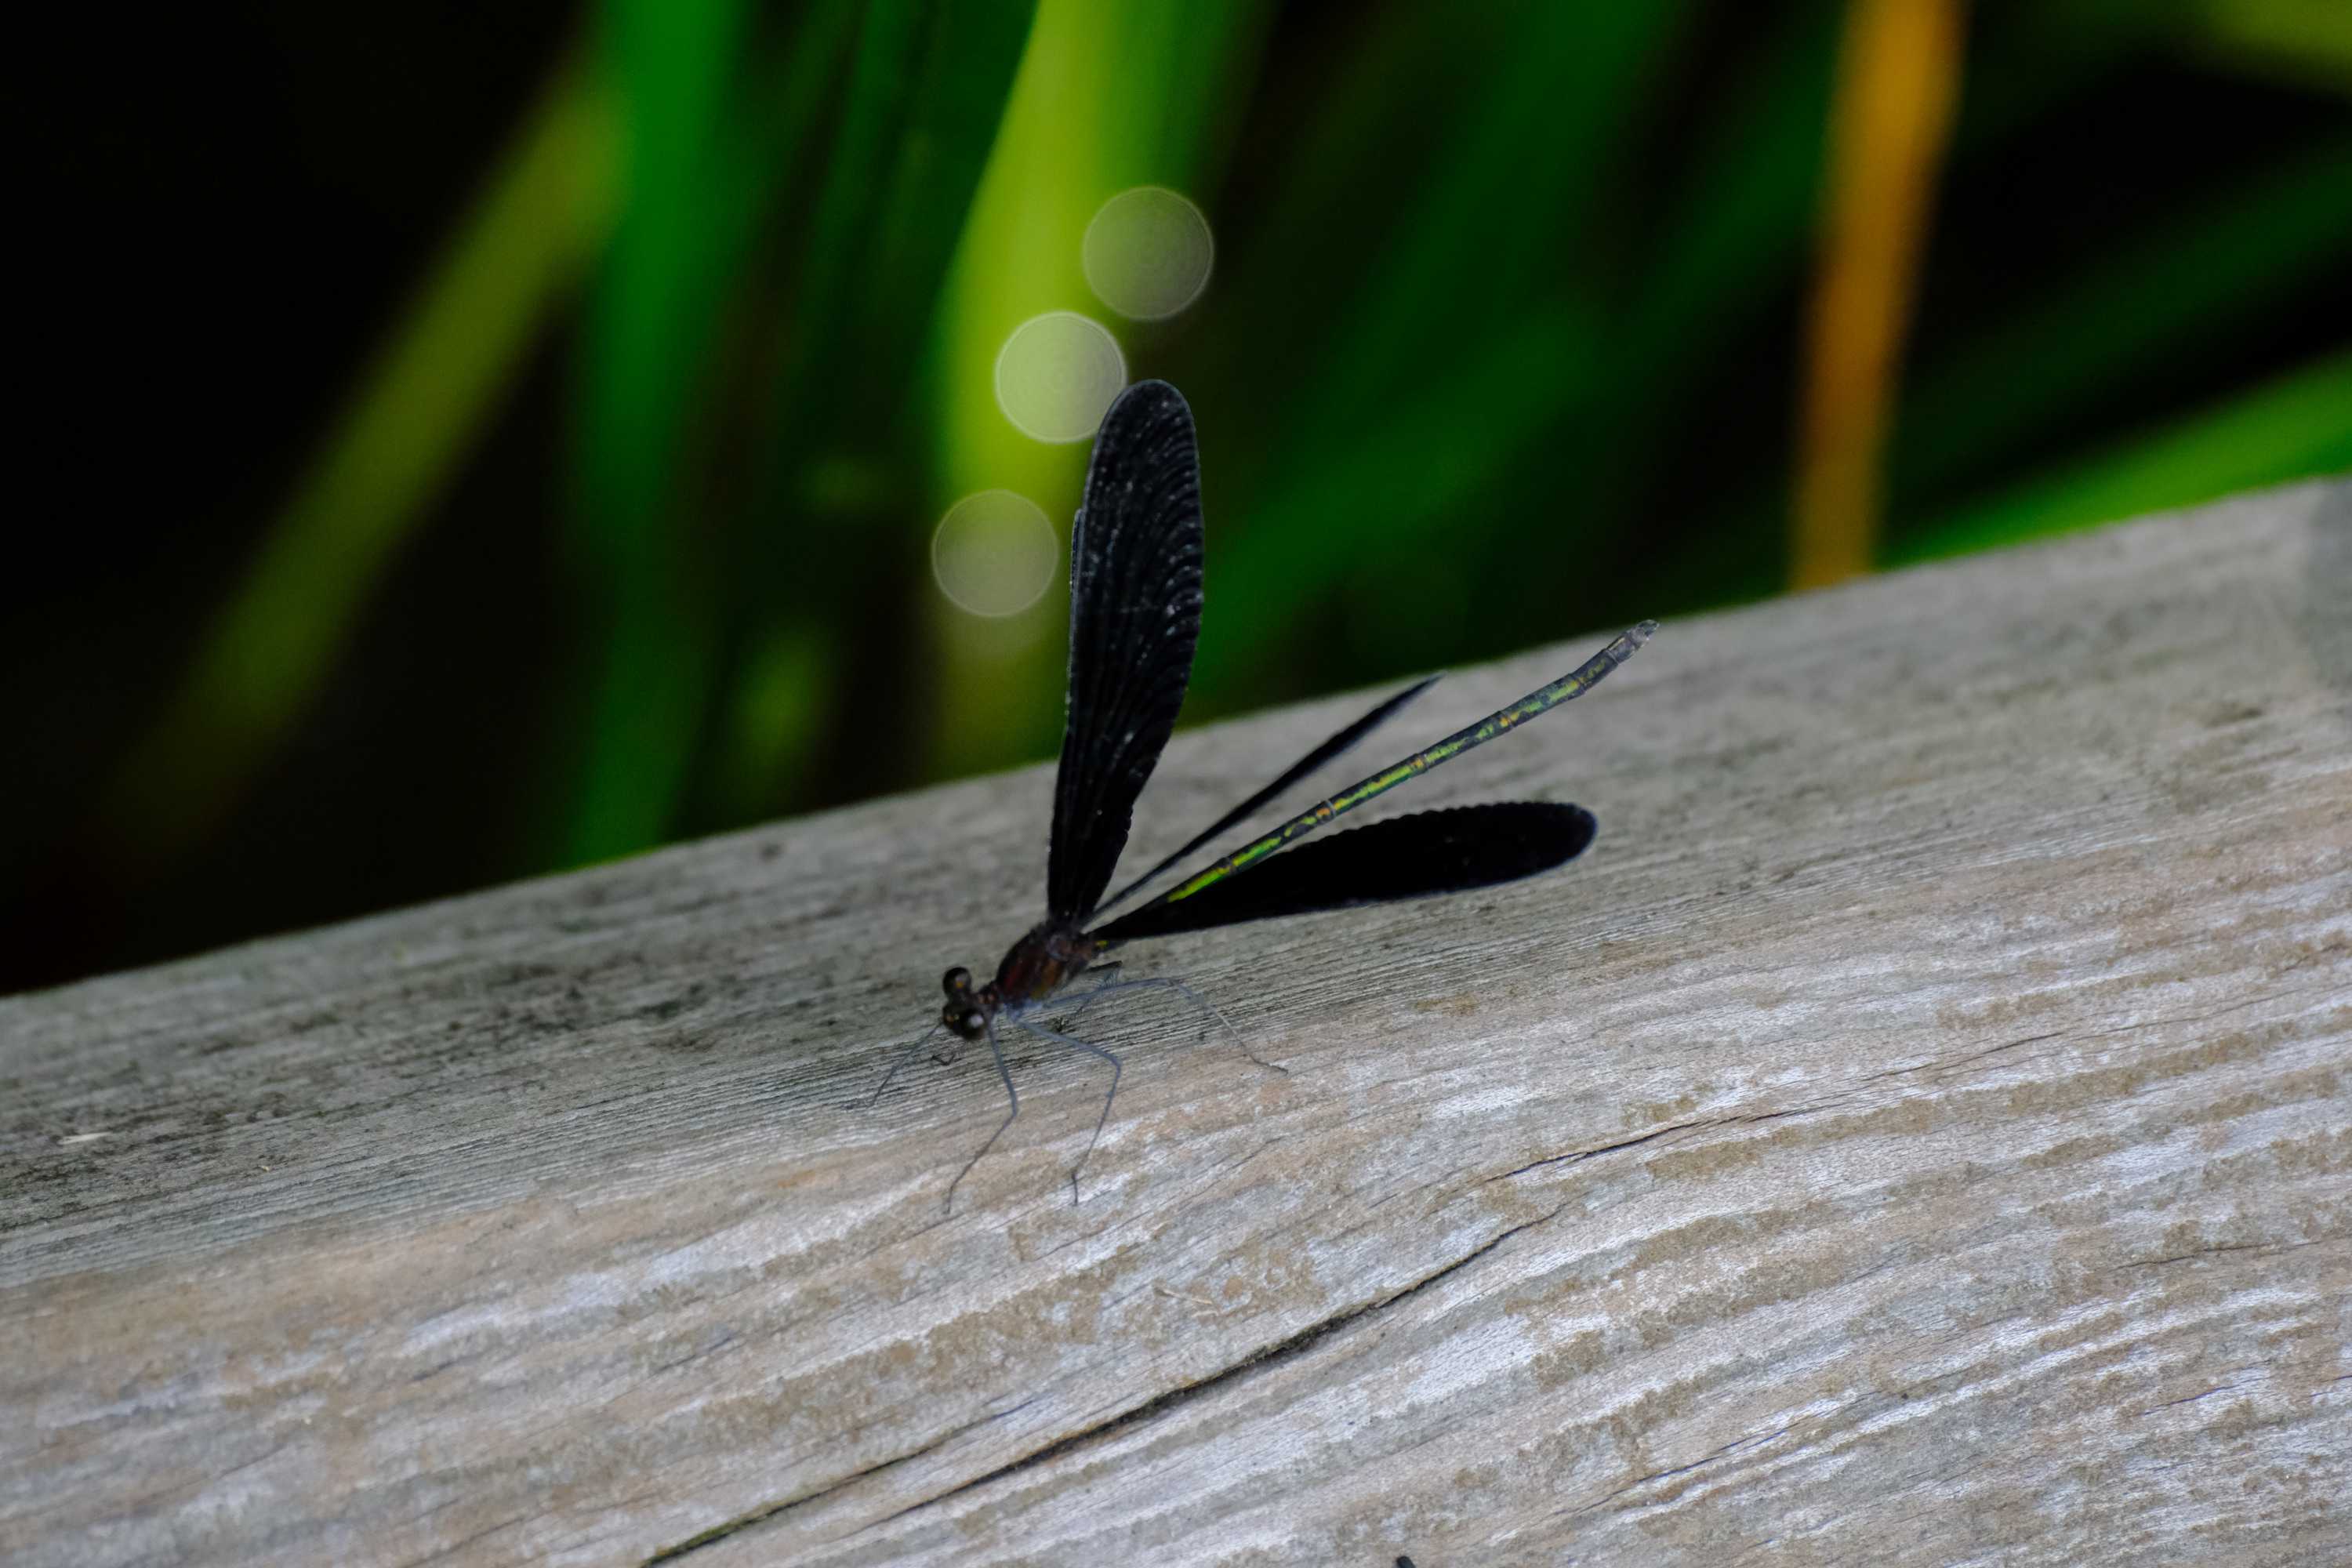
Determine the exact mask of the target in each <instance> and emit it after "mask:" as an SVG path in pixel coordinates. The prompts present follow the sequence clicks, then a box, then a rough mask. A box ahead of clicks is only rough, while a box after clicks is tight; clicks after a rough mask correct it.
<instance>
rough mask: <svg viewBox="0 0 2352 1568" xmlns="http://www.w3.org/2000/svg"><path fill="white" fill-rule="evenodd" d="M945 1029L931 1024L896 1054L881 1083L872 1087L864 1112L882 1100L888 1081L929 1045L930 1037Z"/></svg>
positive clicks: (895, 1076)
mask: <svg viewBox="0 0 2352 1568" xmlns="http://www.w3.org/2000/svg"><path fill="white" fill-rule="evenodd" d="M946 1027H947V1026H946V1025H945V1024H933V1025H932V1026H930V1027H929V1028H928V1029H926V1030H924V1031H923V1033H922V1037H920V1038H919V1039H917V1040H914V1041H912V1042H910V1043H909V1044H908V1047H907V1048H906V1049H904V1050H902V1051H900V1052H899V1053H898V1060H897V1061H895V1062H892V1063H891V1064H890V1070H889V1071H888V1072H886V1073H884V1074H883V1075H882V1081H881V1082H880V1083H877V1084H876V1085H875V1086H874V1092H873V1093H872V1094H869V1095H867V1096H866V1107H865V1108H866V1110H873V1109H874V1106H875V1102H876V1101H877V1100H880V1099H881V1098H882V1091H883V1090H884V1089H887V1088H889V1087H890V1080H891V1079H894V1078H897V1077H898V1069H899V1068H903V1067H905V1066H906V1065H907V1064H908V1062H910V1061H913V1060H914V1059H915V1053H916V1052H917V1051H919V1050H921V1049H922V1048H923V1047H925V1046H927V1045H929V1044H930V1043H931V1037H932V1036H933V1035H936V1034H938V1033H939V1032H940V1030H941V1029H944V1028H946Z"/></svg>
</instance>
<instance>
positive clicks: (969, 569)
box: [931, 490, 1062, 616]
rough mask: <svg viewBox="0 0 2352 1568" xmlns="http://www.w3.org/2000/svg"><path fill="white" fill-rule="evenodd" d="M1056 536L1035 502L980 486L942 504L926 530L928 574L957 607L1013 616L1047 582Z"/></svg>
mask: <svg viewBox="0 0 2352 1568" xmlns="http://www.w3.org/2000/svg"><path fill="white" fill-rule="evenodd" d="M1061 558H1062V545H1061V541H1060V540H1058V539H1057V538H1055V534H1054V525H1053V524H1052V523H1051V522H1048V521H1046V520H1045V513H1044V512H1043V511H1041V510H1038V506H1037V503H1036V502H1035V501H1033V500H1030V499H1029V498H1028V497H1027V496H1024V495H1019V494H1016V493H1015V492H1013V491H1012V490H982V491H980V492H979V493H978V494H976V495H968V496H966V497H964V498H963V500H960V501H958V502H956V503H955V505H953V506H951V507H950V508H948V510H947V513H946V515H945V516H943V517H941V518H940V525H939V527H938V528H936V529H934V530H932V531H931V575H932V577H933V578H935V579H936V580H937V581H938V583H939V585H940V593H942V594H945V595H947V596H948V598H949V599H950V601H952V602H953V603H954V605H956V607H957V608H959V609H963V610H969V611H971V613H972V614H973V615H975V616H1017V615H1019V614H1020V613H1021V612H1022V611H1024V610H1025V609H1027V608H1028V607H1029V606H1030V605H1034V604H1035V603H1036V602H1037V601H1038V600H1039V599H1040V598H1042V597H1043V596H1044V595H1045V590H1046V589H1047V588H1049V587H1051V586H1052V585H1053V582H1054V568H1055V563H1058V562H1059V561H1060V560H1061Z"/></svg>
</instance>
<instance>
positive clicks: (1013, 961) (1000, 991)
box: [940, 921, 1102, 1040]
mask: <svg viewBox="0 0 2352 1568" xmlns="http://www.w3.org/2000/svg"><path fill="white" fill-rule="evenodd" d="M1101 951H1102V948H1101V944H1100V943H1098V942H1096V941H1095V939H1094V938H1092V937H1090V936H1088V935H1087V933H1086V932H1085V931H1081V930H1079V929H1078V928H1077V927H1076V926H1075V925H1057V924H1055V922H1054V921H1040V922H1038V923H1037V924H1036V925H1035V926H1034V927H1032V928H1031V930H1030V931H1029V933H1028V934H1027V935H1026V936H1024V937H1023V938H1022V939H1021V940H1020V941H1019V942H1014V943H1013V947H1012V950H1011V951H1010V952H1006V953H1005V955H1004V962H1003V963H1000V964H998V965H997V966H996V978H995V979H993V980H992V981H990V982H989V983H988V984H985V985H982V986H979V987H977V988H975V987H974V986H973V985H972V983H971V970H969V969H965V968H963V967H962V966H961V965H958V966H957V967H956V968H954V969H950V970H949V971H948V972H947V973H946V974H945V975H943V976H942V977H941V978H940V990H942V991H944V992H946V993H947V998H948V1000H947V1005H946V1006H944V1007H942V1008H940V1023H941V1024H943V1025H945V1026H947V1027H948V1029H949V1030H950V1032H951V1033H954V1034H958V1035H961V1036H962V1037H964V1038H965V1039H967V1040H977V1039H979V1038H980V1037H982V1035H984V1034H986V1033H987V1031H988V1020H989V1019H991V1018H992V1017H994V1016H996V1014H997V1012H998V1011H999V1010H1000V1009H1003V1008H1008V1007H1009V1008H1011V1009H1013V1011H1014V1012H1016V1013H1017V1012H1019V1011H1020V1010H1021V1009H1022V1008H1023V1007H1024V1006H1026V1005H1028V1004H1030V1003H1032V1002H1043V1001H1044V1000H1045V998H1046V997H1048V996H1051V995H1052V994H1054V993H1055V992H1056V991H1059V990H1060V989H1061V988H1062V987H1063V986H1065V985H1067V984H1069V983H1070V982H1071V981H1073V980H1075V979H1076V978H1077V977H1078V975H1079V974H1080V973H1083V972H1084V971H1085V969H1086V967H1087V964H1089V963H1093V962H1094V960H1095V957H1096V955H1097V953H1099V952H1101Z"/></svg>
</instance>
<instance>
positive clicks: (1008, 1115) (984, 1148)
mask: <svg viewBox="0 0 2352 1568" xmlns="http://www.w3.org/2000/svg"><path fill="white" fill-rule="evenodd" d="M1030 1027H1032V1028H1034V1027H1035V1026H1034V1025H1031V1026H1030ZM986 1028H987V1032H988V1054H989V1055H990V1056H992V1057H994V1058H996V1076H997V1077H998V1078H1001V1079H1003V1080H1004V1100H1005V1103H1006V1104H1007V1105H1008V1106H1010V1107H1011V1109H1010V1110H1006V1111H1005V1113H1004V1121H1003V1123H1002V1124H1001V1125H1000V1126H999V1127H998V1128H997V1129H996V1131H993V1132H992V1133H990V1134H989V1135H988V1142H985V1143H982V1145H981V1146H980V1152H979V1153H977V1154H974V1155H973V1156H972V1157H971V1159H969V1160H966V1161H965V1162H964V1163H963V1169H962V1170H961V1171H958V1172H957V1173H956V1177H955V1180H954V1181H952V1182H950V1183H949V1184H948V1202H947V1211H948V1213H950V1214H953V1213H955V1190H956V1189H957V1188H958V1187H960V1186H961V1185H963V1179H964V1178H965V1177H966V1176H969V1175H971V1168H972V1167H973V1166H974V1165H977V1164H979V1163H981V1161H982V1160H984V1159H986V1158H987V1157H988V1152H989V1151H990V1150H991V1149H993V1148H995V1147H996V1141H997V1140H998V1139H999V1138H1002V1137H1003V1136H1004V1131H1005V1129H1006V1128H1008V1127H1010V1126H1012V1125H1013V1122H1014V1121H1017V1120H1019V1118H1020V1115H1021V1096H1020V1095H1019V1094H1018V1093H1017V1092H1015V1091H1014V1089H1013V1069H1012V1068H1008V1067H1006V1066H1005V1065H1004V1047H1003V1046H1000V1045H998V1044H997V1043H996V1019H995V1018H994V1017H993V1016H991V1017H989V1018H988V1019H987V1021H986Z"/></svg>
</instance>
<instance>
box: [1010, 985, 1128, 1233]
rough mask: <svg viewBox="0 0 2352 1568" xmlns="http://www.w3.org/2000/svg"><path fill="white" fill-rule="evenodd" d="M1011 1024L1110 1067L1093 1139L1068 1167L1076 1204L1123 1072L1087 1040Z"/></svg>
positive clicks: (1021, 1021)
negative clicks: (1081, 1176) (1081, 1179)
mask: <svg viewBox="0 0 2352 1568" xmlns="http://www.w3.org/2000/svg"><path fill="white" fill-rule="evenodd" d="M1128 984H1130V985H1148V984H1150V981H1145V980H1132V981H1129V982H1128ZM1096 989H1097V991H1098V992H1099V991H1104V990H1111V989H1116V988H1115V987H1111V986H1097V988H1096ZM1013 1022H1014V1023H1016V1024H1018V1025H1020V1026H1022V1027H1023V1028H1024V1029H1026V1030H1028V1031H1029V1032H1030V1033H1031V1034H1033V1035H1043V1036H1045V1037H1046V1038H1047V1039H1049V1040H1059V1041H1061V1042H1062V1044H1064V1045H1066V1046H1076V1047H1078V1049H1080V1050H1082V1051H1086V1052H1088V1053H1090V1054H1092V1055H1094V1056H1097V1057H1100V1058H1102V1059H1103V1060H1105V1061H1107V1062H1108V1063H1110V1092H1109V1093H1108V1094H1106V1095H1104V1096H1103V1104H1102V1111H1101V1113H1100V1114H1099V1115H1097V1117H1096V1118H1095V1135H1094V1136H1093V1137H1091V1138H1089V1139H1087V1152H1085V1153H1084V1154H1081V1155H1079V1156H1078V1163H1076V1164H1075V1165H1073V1166H1071V1167H1070V1201H1071V1202H1072V1203H1074V1204H1075V1203H1076V1202H1077V1201H1078V1173H1079V1172H1080V1171H1083V1170H1085V1169H1086V1168H1087V1160H1089V1159H1090V1158H1092V1157H1093V1155H1094V1152H1095V1145H1096V1144H1097V1143H1099V1142H1102V1130H1103V1123H1104V1122H1106V1121H1109V1120H1110V1102H1111V1101H1112V1100H1117V1099H1118V1077H1119V1074H1120V1073H1122V1072H1124V1071H1126V1070H1127V1069H1126V1068H1125V1067H1124V1066H1122V1065H1121V1064H1120V1062H1119V1059H1118V1058H1117V1057H1115V1056H1113V1055H1111V1054H1110V1053H1109V1052H1108V1051H1107V1050H1105V1049H1103V1048H1102V1047H1100V1046H1097V1045H1096V1044H1095V1043H1094V1042H1092V1041H1091V1040H1082V1039H1080V1038H1078V1037H1076V1035H1066V1034H1064V1033H1062V1032H1061V1031H1060V1030H1059V1029H1049V1028H1047V1027H1045V1025H1043V1024H1033V1023H1031V1022H1029V1020H1028V1019H1026V1018H1015V1019H1014V1020H1013Z"/></svg>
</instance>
